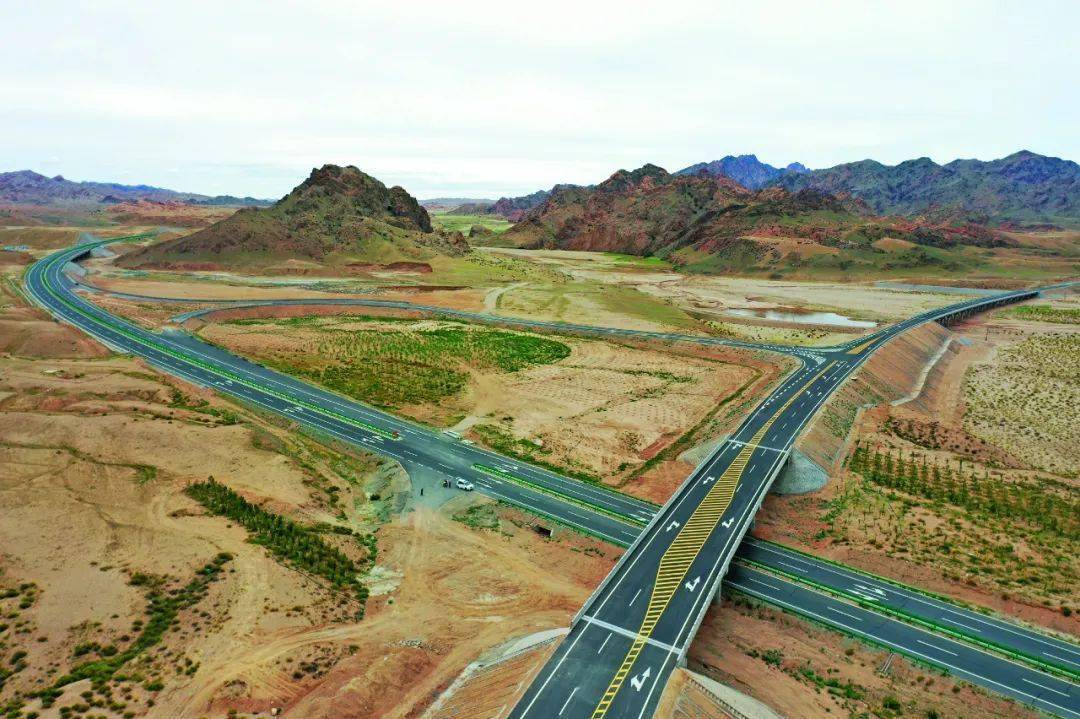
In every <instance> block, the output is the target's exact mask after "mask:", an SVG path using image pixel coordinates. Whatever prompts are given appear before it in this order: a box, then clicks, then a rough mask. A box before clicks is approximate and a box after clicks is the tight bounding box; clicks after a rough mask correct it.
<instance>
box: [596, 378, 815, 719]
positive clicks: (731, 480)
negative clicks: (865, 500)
mask: <svg viewBox="0 0 1080 719" xmlns="http://www.w3.org/2000/svg"><path fill="white" fill-rule="evenodd" d="M834 364H836V363H835V362H830V363H829V364H828V365H826V366H825V367H824V368H823V369H822V370H821V371H820V372H818V373H817V374H816V375H814V377H813V379H811V380H810V381H809V382H807V383H806V384H804V385H803V386H802V387H801V388H800V389H799V391H798V392H796V393H795V394H793V395H792V396H791V397H790V398H789V399H788V401H787V402H785V403H784V404H783V405H781V406H780V408H779V409H777V410H776V412H774V413H773V415H772V416H771V417H770V418H769V419H768V420H767V421H766V422H765V423H764V424H763V425H761V429H759V430H758V431H757V433H756V434H755V435H754V437H753V438H752V439H751V440H750V441H749V442H748V443H747V444H745V445H743V448H742V450H741V451H740V452H739V454H738V455H736V457H735V459H733V460H732V461H731V464H729V465H728V467H727V469H725V470H724V473H723V474H721V475H720V477H719V478H718V479H717V480H716V482H715V483H713V486H712V488H711V489H710V490H709V492H708V494H706V495H705V498H704V499H702V500H701V503H700V504H698V506H697V507H696V508H695V509H694V512H693V514H691V515H690V519H688V520H687V522H686V524H685V525H683V527H682V529H680V530H679V534H678V535H677V536H676V537H675V540H674V541H673V542H672V543H671V546H669V547H668V548H667V551H665V552H664V555H663V556H662V557H661V558H660V567H659V568H658V569H657V572H656V582H655V583H654V584H653V591H652V596H651V597H650V598H649V606H648V608H646V610H645V617H644V619H642V622H641V628H640V629H639V630H638V631H637V637H638V638H637V639H635V640H634V643H633V644H632V645H631V646H630V650H629V651H628V652H627V653H626V657H624V658H623V661H622V664H621V665H620V666H619V669H618V671H616V672H615V676H614V677H612V679H611V683H610V684H609V685H608V688H607V691H605V692H604V696H603V697H602V698H601V699H600V703H599V704H598V705H597V706H596V709H595V710H594V711H593V713H592V719H604V717H605V716H606V715H607V711H608V708H609V707H610V706H611V702H612V701H614V700H615V695H616V694H618V693H619V689H620V688H622V685H623V682H624V681H625V680H626V677H627V675H628V674H629V673H630V669H631V668H632V667H633V666H634V662H635V661H637V658H638V655H639V654H641V650H642V649H644V648H645V644H646V640H647V639H648V638H649V637H651V636H652V633H653V630H654V629H655V628H656V624H657V622H659V621H660V617H661V616H663V614H664V610H665V609H667V606H668V604H669V603H670V602H671V598H672V596H674V594H675V591H676V589H678V587H679V585H680V584H681V583H682V582H683V580H684V579H685V578H686V573H687V572H689V571H690V567H691V565H693V563H694V560H695V559H696V558H697V556H698V554H699V553H700V552H701V548H702V547H703V546H704V545H705V541H706V540H707V539H708V538H709V535H711V534H712V533H713V530H715V529H716V525H717V524H719V522H720V518H721V517H722V516H724V512H725V511H726V510H727V508H728V505H730V504H731V498H732V497H733V496H734V495H735V487H736V486H737V485H738V483H739V479H740V478H741V477H742V473H743V470H745V469H746V465H747V463H748V462H749V461H750V457H751V455H753V453H754V450H755V449H756V448H755V447H753V446H752V445H756V444H759V443H760V442H761V440H762V439H764V437H765V433H766V432H768V431H769V428H770V427H771V426H772V423H773V422H775V421H776V418H777V417H779V416H780V415H781V414H783V413H784V410H786V409H787V408H788V407H789V406H790V405H791V403H792V402H794V401H795V399H796V398H798V397H799V395H801V394H802V393H803V392H805V391H806V390H807V389H808V388H809V387H810V385H812V384H813V383H814V382H816V381H817V379H818V378H819V377H821V375H823V374H825V372H826V371H827V370H828V369H829V368H830V367H832V366H833V365H834Z"/></svg>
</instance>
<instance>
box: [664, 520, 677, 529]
mask: <svg viewBox="0 0 1080 719" xmlns="http://www.w3.org/2000/svg"><path fill="white" fill-rule="evenodd" d="M678 528H679V523H678V522H677V521H676V520H674V519H673V520H671V524H669V525H668V526H667V529H665V530H664V531H665V532H670V531H671V530H673V529H678Z"/></svg>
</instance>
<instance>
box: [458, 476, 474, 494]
mask: <svg viewBox="0 0 1080 719" xmlns="http://www.w3.org/2000/svg"><path fill="white" fill-rule="evenodd" d="M457 488H458V489H464V490H465V491H466V492H471V491H473V483H472V482H469V481H467V480H464V479H462V478H461V477H458V481H457Z"/></svg>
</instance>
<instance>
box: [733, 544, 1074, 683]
mask: <svg viewBox="0 0 1080 719" xmlns="http://www.w3.org/2000/svg"><path fill="white" fill-rule="evenodd" d="M735 557H736V563H744V564H747V565H751V566H753V565H757V566H760V567H764V568H765V569H766V570H768V571H771V572H773V573H778V574H781V575H783V576H787V577H791V578H792V579H794V580H796V581H798V582H801V583H805V584H808V585H811V586H817V587H820V588H821V589H823V590H825V591H828V592H830V593H833V594H836V595H840V596H842V597H846V598H847V599H849V600H851V601H854V602H857V603H860V604H863V605H865V606H869V607H874V608H876V611H878V612H882V611H885V612H889V613H890V614H894V615H895V616H900V617H903V618H908V619H909V620H910V621H915V622H918V623H920V624H925V625H926V626H927V627H929V628H933V629H935V630H936V631H939V632H944V633H948V634H951V635H954V636H957V637H963V638H964V640H965V641H968V642H970V643H975V644H980V645H982V646H985V647H987V648H991V649H997V650H1000V651H1003V652H1006V653H1008V654H1011V655H1013V656H1014V657H1015V658H1016V659H1019V660H1021V661H1027V662H1029V663H1031V664H1032V665H1033V666H1035V667H1041V668H1043V669H1046V670H1050V671H1054V672H1057V673H1059V674H1061V675H1063V676H1069V677H1071V678H1072V679H1073V680H1074V681H1078V680H1080V646H1078V645H1077V644H1075V643H1073V642H1070V641H1066V640H1063V639H1059V638H1057V637H1053V636H1050V635H1048V634H1045V633H1043V632H1039V631H1034V630H1032V629H1029V628H1027V627H1023V626H1020V625H1018V624H1016V623H1014V622H1010V621H1006V620H1004V619H999V618H997V617H994V616H992V615H987V614H982V613H980V612H977V611H972V610H970V609H965V608H962V607H960V606H958V605H956V604H955V603H953V602H950V601H948V600H945V599H940V598H938V597H935V596H933V595H931V594H928V593H924V592H920V591H918V590H916V589H913V588H912V587H907V586H904V585H902V584H899V583H897V582H892V581H889V580H888V579H884V578H882V577H876V576H874V575H872V574H867V573H865V572H860V571H858V570H856V569H852V568H850V567H844V566H841V565H839V564H833V563H831V562H826V561H823V560H821V559H818V558H816V557H811V556H809V555H807V554H803V553H802V552H798V551H795V550H793V549H789V548H787V547H784V546H782V545H778V544H773V543H771V542H763V541H762V540H760V539H756V538H754V537H746V538H745V539H744V540H743V542H742V544H741V545H739V549H738V551H737V552H736V553H735ZM740 560H741V561H740ZM728 576H729V578H730V576H731V575H728ZM785 584H786V583H785Z"/></svg>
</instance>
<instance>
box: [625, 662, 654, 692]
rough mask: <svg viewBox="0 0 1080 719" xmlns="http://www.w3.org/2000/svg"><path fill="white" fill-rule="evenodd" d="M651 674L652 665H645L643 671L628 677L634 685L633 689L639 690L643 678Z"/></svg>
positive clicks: (643, 681)
mask: <svg viewBox="0 0 1080 719" xmlns="http://www.w3.org/2000/svg"><path fill="white" fill-rule="evenodd" d="M650 674H652V667H645V671H643V672H642V673H641V674H638V675H637V676H636V677H631V678H630V684H631V685H632V686H633V687H634V691H641V688H642V687H643V686H645V680H646V679H648V678H649V675H650Z"/></svg>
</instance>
